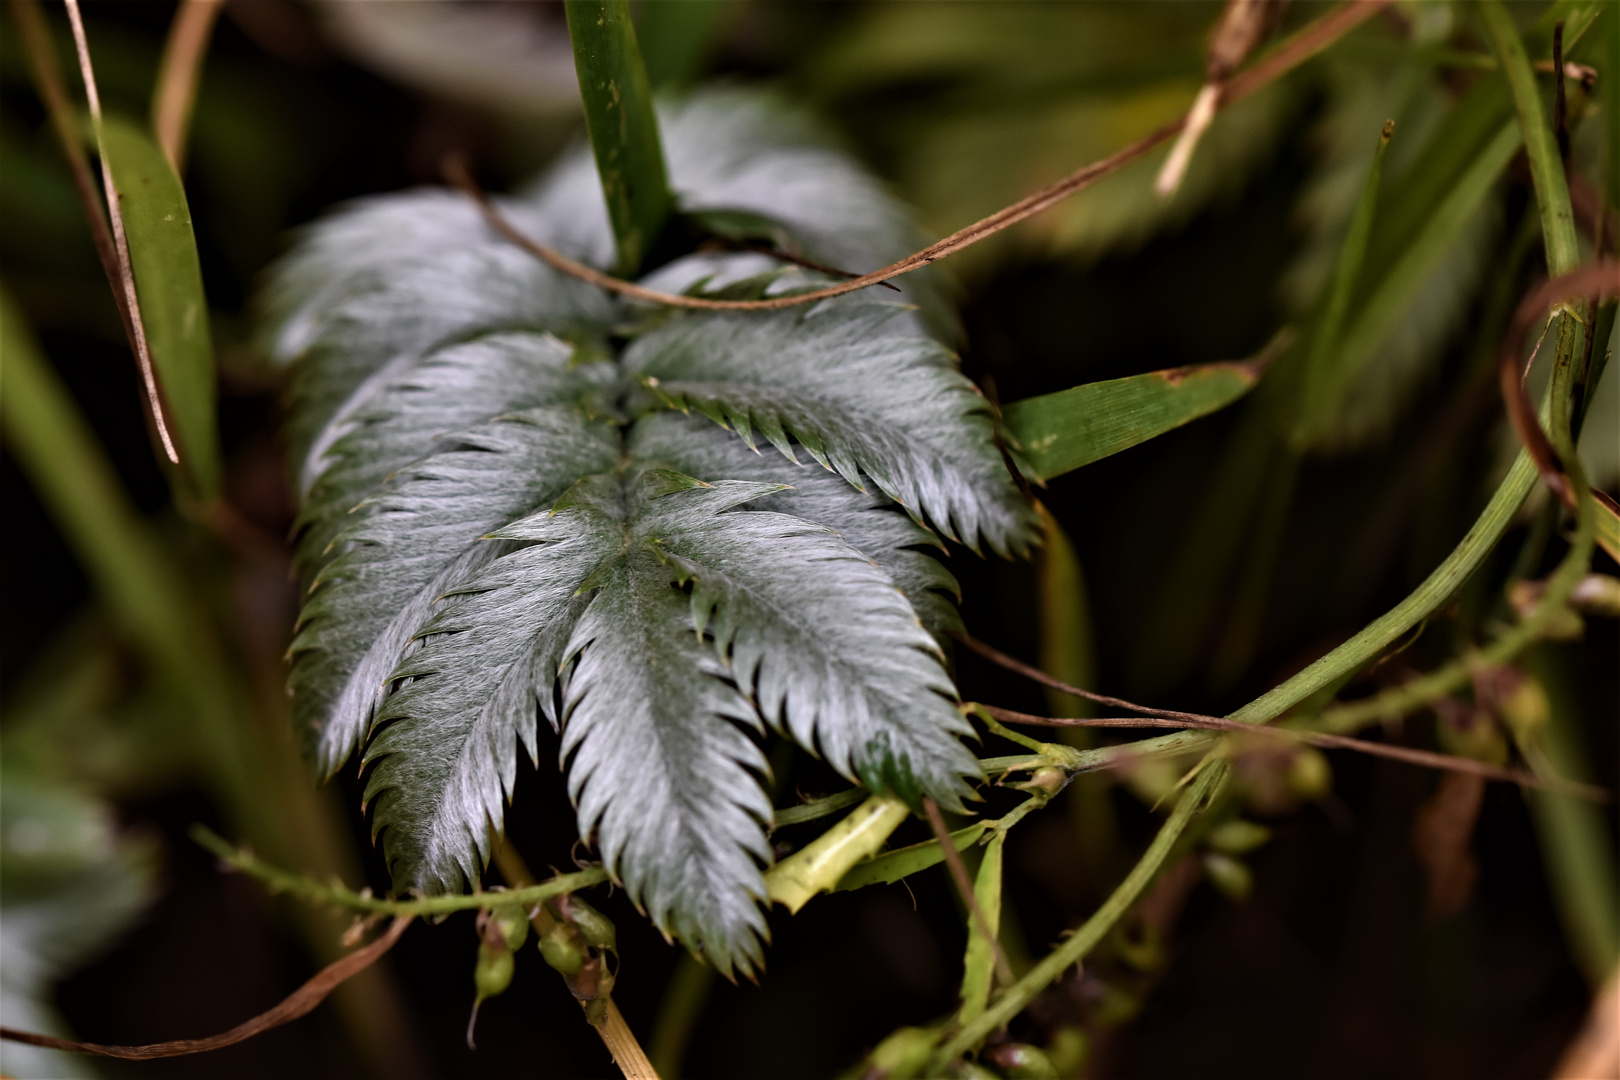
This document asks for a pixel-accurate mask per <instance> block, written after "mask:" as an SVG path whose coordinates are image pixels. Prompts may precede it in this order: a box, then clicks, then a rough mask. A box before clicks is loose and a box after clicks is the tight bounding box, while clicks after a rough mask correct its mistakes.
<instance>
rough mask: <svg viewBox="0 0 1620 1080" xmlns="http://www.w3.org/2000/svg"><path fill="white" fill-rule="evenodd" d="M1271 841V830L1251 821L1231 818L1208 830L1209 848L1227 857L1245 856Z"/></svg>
mask: <svg viewBox="0 0 1620 1080" xmlns="http://www.w3.org/2000/svg"><path fill="white" fill-rule="evenodd" d="M1270 839H1271V830H1270V829H1268V828H1266V827H1265V826H1264V825H1256V824H1255V823H1254V822H1252V821H1244V820H1243V819H1242V818H1233V819H1232V820H1231V821H1225V822H1222V823H1221V824H1219V825H1217V826H1215V828H1214V829H1212V830H1210V834H1209V846H1210V847H1212V848H1214V849H1215V850H1216V851H1220V852H1224V853H1225V854H1227V855H1247V854H1248V853H1249V852H1251V851H1253V850H1254V849H1255V848H1257V847H1259V846H1261V845H1262V844H1264V843H1265V842H1266V841H1267V840H1270Z"/></svg>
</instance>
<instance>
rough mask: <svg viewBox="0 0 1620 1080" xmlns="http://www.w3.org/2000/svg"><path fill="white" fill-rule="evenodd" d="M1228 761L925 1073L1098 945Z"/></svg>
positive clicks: (1192, 789) (1191, 790)
mask: <svg viewBox="0 0 1620 1080" xmlns="http://www.w3.org/2000/svg"><path fill="white" fill-rule="evenodd" d="M1226 768H1227V767H1226V764H1225V763H1224V762H1216V763H1213V764H1211V765H1209V766H1208V767H1206V768H1205V769H1204V770H1203V771H1201V772H1200V773H1199V774H1198V776H1197V777H1196V778H1194V780H1193V782H1192V783H1191V784H1190V785H1188V788H1187V790H1186V792H1185V793H1183V795H1182V796H1181V799H1180V801H1178V802H1177V803H1176V808H1175V810H1174V811H1172V812H1171V814H1170V816H1169V818H1167V819H1166V820H1165V823H1164V824H1163V825H1162V826H1160V828H1159V834H1158V835H1157V836H1155V837H1154V838H1153V842H1152V843H1151V844H1149V845H1148V849H1147V850H1146V851H1145V852H1143V853H1142V857H1141V859H1139V860H1138V861H1137V863H1136V866H1135V867H1133V868H1132V869H1131V872H1130V873H1129V874H1127V875H1126V876H1125V880H1124V881H1121V882H1120V883H1119V887H1118V888H1116V889H1115V890H1114V892H1113V894H1112V895H1110V896H1109V897H1108V899H1107V900H1106V901H1104V902H1103V904H1102V906H1101V907H1099V908H1098V909H1097V910H1096V911H1095V912H1093V913H1092V916H1091V918H1089V919H1087V920H1086V921H1085V922H1084V923H1083V924H1081V926H1080V928H1079V929H1078V930H1076V931H1075V932H1074V933H1073V934H1071V935H1070V936H1069V937H1068V938H1067V939H1065V940H1064V942H1063V943H1062V944H1061V945H1059V946H1058V947H1057V948H1056V949H1054V950H1052V952H1051V953H1050V954H1049V955H1048V956H1047V957H1046V958H1045V959H1043V960H1042V961H1041V962H1040V963H1038V964H1036V965H1035V966H1034V967H1033V968H1032V969H1030V972H1029V974H1027V975H1025V976H1024V977H1023V978H1021V979H1019V980H1018V981H1017V982H1016V983H1014V984H1013V985H1012V986H1010V987H1008V988H1007V990H1006V991H1005V992H1003V993H1002V994H1001V995H999V996H998V997H997V998H996V999H995V1000H994V1001H992V1002H991V1003H990V1005H989V1007H988V1008H986V1009H985V1011H984V1012H983V1013H981V1014H980V1015H979V1016H978V1017H976V1018H975V1019H974V1020H972V1021H971V1022H970V1023H968V1024H965V1025H963V1027H962V1029H961V1030H960V1031H958V1032H957V1033H956V1034H955V1035H953V1036H952V1037H951V1038H950V1039H949V1040H948V1041H947V1042H946V1043H945V1044H944V1045H943V1046H942V1047H940V1048H939V1050H938V1051H936V1052H935V1054H934V1056H933V1058H932V1059H930V1061H929V1063H928V1065H929V1068H928V1072H927V1073H926V1075H929V1076H937V1075H940V1072H941V1071H942V1070H943V1069H944V1068H945V1066H946V1065H947V1064H948V1063H949V1062H950V1061H951V1060H952V1059H953V1058H955V1057H956V1056H957V1055H958V1054H961V1053H963V1052H965V1051H967V1050H970V1049H972V1048H973V1047H975V1046H978V1045H979V1044H980V1043H982V1042H984V1040H985V1039H987V1038H989V1037H990V1035H991V1033H992V1032H994V1031H995V1030H996V1029H997V1028H999V1027H1001V1026H1002V1025H1004V1024H1006V1023H1007V1022H1008V1021H1009V1020H1011V1019H1012V1018H1013V1017H1015V1016H1017V1015H1018V1014H1019V1013H1020V1012H1022V1011H1023V1010H1024V1007H1025V1006H1026V1005H1028V1004H1029V1003H1030V1002H1031V1001H1033V1000H1034V999H1035V996H1036V995H1037V994H1039V993H1040V992H1041V991H1042V990H1044V989H1046V988H1047V987H1048V986H1050V985H1051V984H1052V983H1053V982H1055V981H1056V980H1057V979H1058V978H1060V977H1061V976H1062V975H1063V973H1064V972H1065V971H1067V970H1068V969H1069V968H1071V967H1073V966H1074V965H1075V964H1077V963H1079V962H1080V961H1081V959H1083V958H1084V957H1085V956H1086V954H1087V953H1089V952H1090V951H1091V950H1092V949H1093V948H1095V947H1096V945H1097V943H1098V942H1100V941H1101V940H1102V939H1103V937H1104V936H1105V935H1106V934H1107V933H1108V932H1109V931H1110V930H1112V929H1113V927H1114V924H1115V923H1117V922H1118V921H1119V920H1120V919H1121V918H1122V917H1123V916H1124V915H1125V913H1126V912H1128V911H1129V910H1130V909H1131V906H1132V905H1133V904H1135V903H1136V900H1137V898H1138V897H1140V896H1141V895H1142V893H1143V892H1144V891H1145V890H1146V889H1147V887H1148V886H1149V885H1150V884H1152V882H1153V879H1154V878H1155V877H1156V876H1157V875H1158V873H1159V870H1160V868H1161V867H1162V866H1163V865H1164V862H1165V859H1166V858H1167V857H1168V856H1169V854H1170V850H1171V848H1173V847H1174V846H1175V844H1176V841H1177V840H1179V839H1180V838H1181V834H1182V833H1183V832H1185V831H1186V829H1187V826H1188V825H1189V824H1190V823H1191V822H1192V820H1193V816H1194V815H1195V814H1196V813H1197V812H1198V811H1199V809H1200V808H1202V806H1203V805H1204V803H1205V801H1206V800H1208V799H1209V798H1210V797H1211V796H1212V795H1213V794H1214V792H1215V791H1216V789H1217V788H1218V787H1219V786H1220V784H1221V782H1222V780H1224V779H1225V777H1226Z"/></svg>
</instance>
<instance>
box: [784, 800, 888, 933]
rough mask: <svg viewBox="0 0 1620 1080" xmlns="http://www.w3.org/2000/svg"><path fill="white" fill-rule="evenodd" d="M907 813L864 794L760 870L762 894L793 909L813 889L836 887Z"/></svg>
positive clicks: (813, 894) (806, 898) (811, 894)
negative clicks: (829, 823) (805, 840)
mask: <svg viewBox="0 0 1620 1080" xmlns="http://www.w3.org/2000/svg"><path fill="white" fill-rule="evenodd" d="M910 814H911V812H910V811H909V810H907V809H906V805H905V803H902V802H900V801H899V800H898V799H887V798H879V797H876V796H874V797H873V798H870V799H867V800H866V801H865V802H864V803H862V804H861V805H860V806H858V807H857V808H856V809H855V812H854V813H852V814H850V815H849V816H848V817H846V818H844V820H842V821H840V822H839V823H838V824H836V825H834V826H833V827H832V828H830V829H828V830H827V831H826V832H824V833H822V834H821V835H820V836H818V837H816V838H815V839H814V840H812V841H810V843H808V844H806V845H805V846H804V847H802V848H800V849H799V850H798V851H796V852H794V853H793V854H792V855H791V856H789V857H788V858H786V859H783V860H782V861H781V862H779V863H777V864H776V865H775V866H774V867H772V868H771V871H770V873H768V874H766V875H765V888H766V894H767V895H768V896H769V897H770V898H771V901H772V902H773V903H777V904H782V905H783V906H785V907H786V908H787V909H788V910H789V911H791V912H793V913H795V914H797V913H798V911H799V909H800V908H802V907H804V905H805V904H807V903H809V902H810V899H811V898H812V897H813V896H815V895H816V894H817V893H821V892H828V891H830V890H832V889H834V888H835V887H837V888H842V887H843V885H842V882H843V881H844V880H845V879H846V878H847V876H848V873H849V870H850V868H851V867H853V866H855V865H856V864H857V863H861V861H862V860H863V859H867V858H868V857H869V856H871V855H872V853H873V852H875V851H877V850H878V849H879V848H881V847H882V846H883V842H884V841H885V840H887V839H888V838H889V836H890V834H892V833H893V832H894V830H895V829H898V828H899V827H900V824H901V822H903V821H905V820H906V818H907V817H909V816H910Z"/></svg>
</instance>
